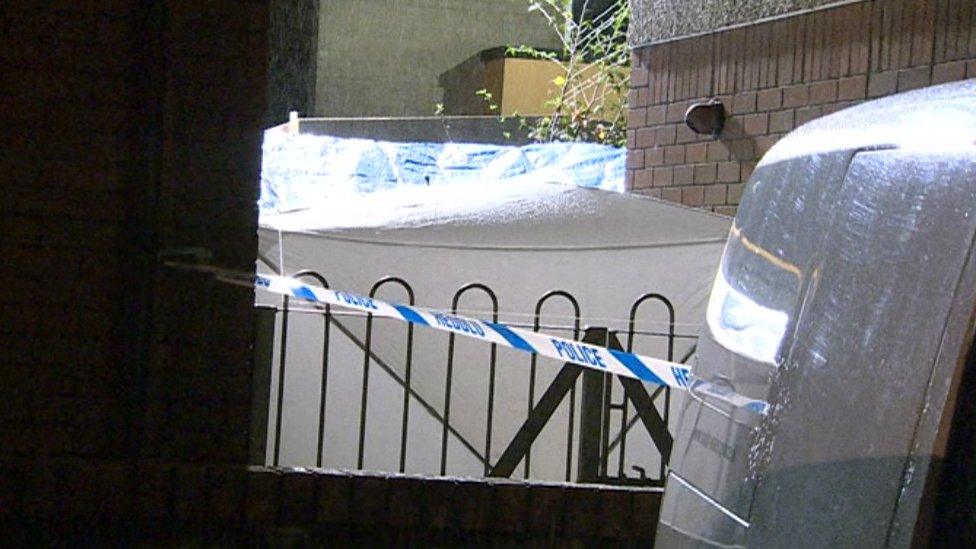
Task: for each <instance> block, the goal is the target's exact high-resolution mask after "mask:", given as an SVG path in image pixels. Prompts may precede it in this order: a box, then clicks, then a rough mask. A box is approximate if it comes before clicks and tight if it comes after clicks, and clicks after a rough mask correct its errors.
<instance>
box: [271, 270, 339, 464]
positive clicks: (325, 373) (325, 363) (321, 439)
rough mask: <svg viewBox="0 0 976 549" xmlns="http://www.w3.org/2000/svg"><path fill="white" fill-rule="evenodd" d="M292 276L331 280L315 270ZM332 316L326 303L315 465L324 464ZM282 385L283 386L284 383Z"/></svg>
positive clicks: (326, 283)
mask: <svg viewBox="0 0 976 549" xmlns="http://www.w3.org/2000/svg"><path fill="white" fill-rule="evenodd" d="M292 277H293V278H311V279H313V280H315V281H316V282H318V283H319V284H320V285H321V286H322V287H323V288H328V287H329V282H328V281H327V280H326V279H325V277H323V276H322V275H320V274H319V273H317V272H315V271H308V270H305V271H298V272H297V273H295V274H293V275H292ZM286 314H287V313H286ZM331 316H332V313H331V311H330V307H329V306H328V305H326V306H325V312H324V313H323V321H324V326H323V328H322V379H321V385H320V389H319V429H318V438H317V444H316V451H315V465H316V466H317V467H321V466H322V455H323V452H324V449H323V448H324V445H325V404H326V394H327V391H326V388H327V387H328V384H329V324H330V323H331V322H332V321H331ZM283 328H284V327H283ZM280 382H281V380H280V379H279V383H280ZM280 386H283V384H282V385H280Z"/></svg>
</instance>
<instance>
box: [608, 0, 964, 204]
mask: <svg viewBox="0 0 976 549" xmlns="http://www.w3.org/2000/svg"><path fill="white" fill-rule="evenodd" d="M632 61H633V67H634V70H633V73H632V76H631V91H630V105H631V110H630V117H629V125H630V129H629V130H628V145H627V146H628V158H627V168H628V170H627V187H628V188H629V189H630V190H631V191H633V192H636V193H640V194H646V195H650V196H655V197H659V198H663V199H665V200H670V201H673V202H680V203H683V204H686V205H689V206H694V207H702V208H707V209H709V210H712V211H716V212H719V213H724V214H730V215H731V214H734V213H735V209H736V206H737V205H738V203H739V198H740V196H741V195H742V187H743V184H744V182H745V181H746V180H747V179H748V177H749V175H750V174H751V173H752V170H753V169H754V168H755V165H756V163H757V162H758V160H759V158H761V157H762V155H763V154H764V153H765V152H766V151H768V150H769V148H770V147H772V145H773V144H774V143H776V141H777V140H779V139H780V138H781V137H782V136H783V135H785V134H786V133H788V132H789V131H790V130H792V129H793V128H795V127H797V126H799V125H801V124H803V123H804V122H807V121H809V120H812V119H814V118H817V117H819V116H823V115H825V114H829V113H831V112H834V111H837V110H840V109H843V108H845V107H848V106H851V105H854V104H856V103H858V102H861V101H864V100H866V99H872V98H876V97H882V96H885V95H890V94H893V93H896V92H901V91H906V90H910V89H915V88H919V87H923V86H928V85H933V84H939V83H945V82H950V81H954V80H962V79H965V78H974V77H976V3H974V2H972V1H971V0H873V1H864V2H859V3H854V4H848V5H845V6H840V7H835V8H830V9H824V10H817V11H813V12H807V13H803V14H800V15H794V16H790V17H787V18H783V19H779V20H775V21H769V22H763V23H757V24H753V25H749V26H745V27H741V28H736V29H730V30H725V31H719V32H715V33H712V34H707V35H703V36H698V37H692V38H687V39H679V40H675V41H671V42H666V43H661V44H657V45H650V46H646V47H642V48H638V49H635V50H634V52H633V56H632ZM712 97H718V98H719V99H721V100H722V102H723V103H724V104H725V108H726V113H727V116H728V118H727V119H726V126H725V130H724V131H723V132H722V134H721V135H720V136H719V138H718V139H713V138H711V137H710V136H699V135H696V134H694V133H693V132H692V131H691V130H690V129H688V128H687V127H686V126H685V124H684V122H683V117H684V112H685V110H686V109H687V107H688V106H689V104H691V103H693V102H697V101H703V100H707V99H710V98H712Z"/></svg>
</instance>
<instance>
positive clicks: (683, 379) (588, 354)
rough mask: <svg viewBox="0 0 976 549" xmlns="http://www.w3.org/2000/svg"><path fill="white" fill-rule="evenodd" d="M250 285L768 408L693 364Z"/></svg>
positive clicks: (257, 281)
mask: <svg viewBox="0 0 976 549" xmlns="http://www.w3.org/2000/svg"><path fill="white" fill-rule="evenodd" d="M254 285H255V287H257V288H260V289H263V290H267V291H269V292H272V293H276V294H281V295H286V296H290V297H296V298H299V299H303V300H306V301H311V302H314V303H321V304H325V305H335V306H339V307H343V308H346V309H352V310H357V311H362V312H365V313H369V314H372V315H374V316H379V317H385V318H392V319H396V320H403V321H406V322H410V323H413V324H418V325H421V326H427V327H429V328H434V329H438V330H443V331H447V332H452V333H455V334H459V335H463V336H467V337H472V338H475V339H480V340H482V341H486V342H489V343H494V344H497V345H501V346H504V347H511V348H513V349H518V350H521V351H525V352H528V353H535V354H538V355H541V356H545V357H549V358H554V359H556V360H560V361H564V362H571V363H573V364H578V365H580V366H584V367H586V368H593V369H597V370H601V371H604V372H609V373H612V374H616V375H618V376H623V377H629V378H636V379H639V380H641V381H644V382H648V383H654V384H657V385H664V386H667V387H673V388H676V389H685V390H690V391H692V392H693V393H697V394H707V395H709V396H710V397H713V398H715V399H718V400H721V401H723V402H726V403H728V404H730V405H732V406H733V407H735V408H744V409H747V410H750V411H753V412H756V413H759V414H764V413H766V410H767V408H768V404H767V403H766V402H764V401H761V400H755V399H751V398H748V397H745V396H743V395H740V394H737V393H735V392H734V391H731V390H730V389H728V388H726V387H723V386H720V385H716V384H713V383H709V382H706V381H704V380H699V379H694V377H693V374H692V372H691V370H690V369H689V368H688V367H687V366H686V365H684V364H679V363H676V362H669V361H666V360H661V359H657V358H651V357H647V356H641V355H636V354H633V353H627V352H624V351H618V350H614V349H608V348H606V347H600V346H595V345H590V344H588V343H583V342H579V341H574V340H571V339H564V338H561V337H555V336H551V335H547V334H544V333H539V332H532V331H529V330H523V329H519V328H513V327H510V326H506V325H505V324H501V323H497V322H487V321H484V320H477V319H474V318H467V317H462V316H457V315H454V314H448V313H444V312H439V311H434V310H430V309H424V308H421V307H414V306H407V305H398V304H396V303H387V302H384V301H380V300H378V299H376V298H372V297H367V296H363V295H358V294H354V293H349V292H343V291H338V290H331V289H327V288H322V287H320V286H311V285H308V284H304V283H302V282H300V281H298V280H295V279H294V278H288V277H284V276H276V275H255V276H254Z"/></svg>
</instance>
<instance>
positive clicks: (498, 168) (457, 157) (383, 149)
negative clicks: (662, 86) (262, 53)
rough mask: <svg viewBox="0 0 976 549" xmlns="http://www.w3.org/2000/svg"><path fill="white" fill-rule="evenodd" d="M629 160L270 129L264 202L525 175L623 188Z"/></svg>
mask: <svg viewBox="0 0 976 549" xmlns="http://www.w3.org/2000/svg"><path fill="white" fill-rule="evenodd" d="M625 163H626V151H625V149H622V148H617V147H610V146H606V145H598V144H593V143H544V144H533V145H525V146H521V147H516V146H505V145H484V144H469V143H396V142H390V141H375V140H371V139H349V138H340V137H330V136H322V135H302V134H298V135H293V134H285V133H283V132H271V131H269V132H267V133H266V134H265V139H264V147H263V164H262V170H261V198H260V201H259V205H260V207H261V209H262V211H269V212H271V211H278V212H284V211H292V210H296V209H303V208H310V207H314V206H315V205H317V204H319V203H321V201H323V200H332V199H335V198H336V197H338V196H341V195H348V194H363V193H374V192H377V191H382V190H388V189H396V188H402V187H409V186H420V185H424V186H436V185H455V184H471V185H493V184H498V183H500V182H518V181H519V180H525V181H532V182H536V183H538V182H547V183H563V184H566V185H575V186H579V187H591V188H599V189H604V190H609V191H617V192H623V190H624V173H625Z"/></svg>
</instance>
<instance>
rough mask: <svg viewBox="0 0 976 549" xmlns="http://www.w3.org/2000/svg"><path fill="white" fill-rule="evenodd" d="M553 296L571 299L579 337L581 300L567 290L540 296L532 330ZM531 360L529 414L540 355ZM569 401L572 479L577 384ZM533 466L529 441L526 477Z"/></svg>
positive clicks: (568, 452) (575, 336)
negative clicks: (543, 308) (544, 306)
mask: <svg viewBox="0 0 976 549" xmlns="http://www.w3.org/2000/svg"><path fill="white" fill-rule="evenodd" d="M553 297H562V298H564V299H566V300H567V301H569V304H570V305H572V306H573V339H579V334H580V306H579V301H577V300H576V298H575V297H573V295H572V294H570V293H569V292H565V291H563V290H552V291H550V292H547V293H546V294H545V295H543V296H542V297H540V298H539V300H538V301H536V303H535V319H534V320H533V322H532V330H533V331H535V332H538V331H539V328H540V326H541V325H542V321H541V318H542V306H543V305H545V303H546V302H547V301H549V299H551V298H553ZM529 360H530V362H529V395H528V407H527V410H528V411H529V414H531V413H532V408H533V407H534V406H535V378H536V363H537V360H538V357H537V356H536V355H535V354H534V353H533V354H532V357H531V358H530V359H529ZM569 402H570V408H569V433H568V435H567V444H566V480H569V479H570V475H571V474H572V466H573V462H572V460H573V430H574V427H575V425H574V422H573V417H574V415H575V413H576V385H575V384H574V385H573V387H572V389H571V390H570V397H569ZM531 468H532V443H531V442H530V443H529V449H528V451H527V452H526V453H525V469H524V473H523V475H524V478H529V475H530V474H531Z"/></svg>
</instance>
